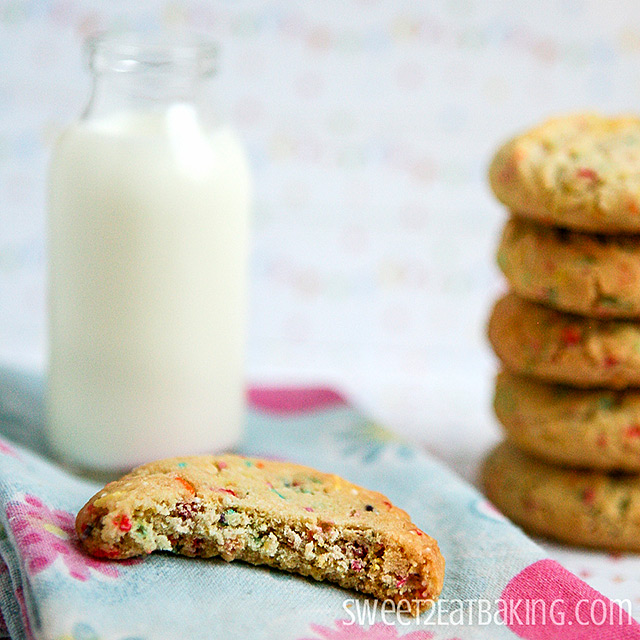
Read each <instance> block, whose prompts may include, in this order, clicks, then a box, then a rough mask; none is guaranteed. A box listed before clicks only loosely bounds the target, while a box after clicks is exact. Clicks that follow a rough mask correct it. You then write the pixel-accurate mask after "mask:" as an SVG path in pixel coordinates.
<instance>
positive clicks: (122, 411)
mask: <svg viewBox="0 0 640 640" xmlns="http://www.w3.org/2000/svg"><path fill="white" fill-rule="evenodd" d="M87 49H88V53H89V66H90V69H91V71H92V73H93V76H94V86H93V93H92V98H91V101H90V103H89V106H88V107H87V109H86V111H85V113H84V114H83V116H82V118H81V119H80V120H79V121H78V122H77V123H75V124H73V125H72V126H71V127H70V128H69V129H68V130H67V131H66V132H64V133H63V135H62V136H61V138H60V140H59V141H58V143H57V145H56V147H55V149H54V152H53V158H52V161H51V167H50V175H49V231H48V254H49V333H50V351H49V375H48V390H47V412H48V427H47V428H48V436H49V441H50V444H51V446H52V449H53V452H54V454H55V455H56V456H57V457H58V458H59V459H61V460H62V461H63V462H66V463H67V464H69V465H71V466H75V467H77V468H80V469H85V470H91V471H94V472H96V471H97V472H101V471H107V472H108V471H120V470H125V469H129V468H131V467H132V466H135V465H137V464H139V463H142V462H145V461H149V460H153V459H156V458H159V457H165V456H171V455H183V454H198V453H204V452H212V451H218V450H222V449H226V448H228V447H230V446H232V445H234V443H236V442H237V440H238V438H239V436H240V432H241V424H242V420H243V406H244V387H243V352H244V325H245V295H246V284H247V245H248V241H247V230H248V213H249V203H250V176H249V170H248V166H247V161H246V158H245V154H244V152H243V149H242V146H241V144H240V143H239V141H238V139H237V138H236V136H235V135H234V134H233V132H232V131H231V130H230V129H229V128H228V127H226V126H224V124H222V123H220V122H218V121H216V119H215V115H216V113H215V109H213V110H212V113H213V115H214V117H213V118H211V117H208V116H207V114H206V113H205V112H206V109H205V108H204V105H203V104H201V103H202V102H203V100H202V96H201V89H202V85H203V80H204V79H205V78H206V77H207V76H210V75H211V74H212V72H213V70H214V62H215V48H214V47H213V46H212V45H211V43H208V42H205V41H202V40H195V39H187V40H176V41H171V42H169V43H168V42H167V40H166V39H164V40H158V41H153V40H150V39H149V38H148V37H146V36H145V37H139V36H131V35H129V36H122V35H121V36H103V37H100V38H97V39H94V40H92V41H89V42H88V47H87ZM207 107H208V108H209V109H210V105H207Z"/></svg>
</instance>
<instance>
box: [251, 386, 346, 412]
mask: <svg viewBox="0 0 640 640" xmlns="http://www.w3.org/2000/svg"><path fill="white" fill-rule="evenodd" d="M248 400H249V404H250V405H251V406H252V407H253V408H254V409H258V410H260V411H262V412H266V413H277V414H284V415H286V414H298V413H306V412H309V411H319V410H321V409H331V408H333V407H339V406H346V405H347V402H346V400H345V399H344V398H343V397H342V396H341V395H340V394H339V393H337V392H336V391H334V390H333V389H328V388H325V387H309V388H299V389H286V390H284V389H279V388H277V387H274V388H271V387H264V388H255V389H249V391H248Z"/></svg>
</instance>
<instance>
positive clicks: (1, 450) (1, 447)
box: [0, 439, 18, 458]
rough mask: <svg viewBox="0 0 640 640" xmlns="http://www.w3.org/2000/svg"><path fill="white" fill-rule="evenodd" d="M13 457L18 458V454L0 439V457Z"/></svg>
mask: <svg viewBox="0 0 640 640" xmlns="http://www.w3.org/2000/svg"><path fill="white" fill-rule="evenodd" d="M3 454H4V455H7V456H13V457H14V458H17V457H18V454H17V453H16V452H15V449H14V448H13V447H10V446H9V445H8V444H7V443H6V442H5V441H4V440H2V439H0V455H3Z"/></svg>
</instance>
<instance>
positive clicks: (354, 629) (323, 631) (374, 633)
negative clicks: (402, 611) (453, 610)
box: [299, 620, 456, 640]
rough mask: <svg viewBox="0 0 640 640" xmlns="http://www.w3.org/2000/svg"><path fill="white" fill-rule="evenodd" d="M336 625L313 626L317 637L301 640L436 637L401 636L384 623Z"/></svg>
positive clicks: (423, 634) (426, 639) (425, 638)
mask: <svg viewBox="0 0 640 640" xmlns="http://www.w3.org/2000/svg"><path fill="white" fill-rule="evenodd" d="M334 625H335V628H331V627H324V626H322V625H319V624H312V625H311V629H312V630H313V632H314V633H315V634H316V635H315V636H309V637H304V638H299V640H432V638H433V637H434V636H433V633H431V632H430V631H412V632H410V633H408V634H406V635H400V634H399V633H398V629H397V627H395V626H393V625H388V624H384V622H378V623H376V624H373V625H371V626H370V627H368V628H364V627H361V626H360V625H357V624H354V623H353V621H352V620H336V621H335V622H334ZM451 640H456V638H451Z"/></svg>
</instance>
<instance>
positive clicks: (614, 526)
mask: <svg viewBox="0 0 640 640" xmlns="http://www.w3.org/2000/svg"><path fill="white" fill-rule="evenodd" d="M482 482H483V485H484V488H485V491H486V494H487V497H488V498H489V499H490V500H491V502H493V504H494V505H495V506H496V507H497V508H498V509H499V510H500V511H502V513H503V514H504V515H506V516H507V517H508V518H510V519H511V520H513V521H514V522H515V523H517V524H519V525H520V526H522V527H523V528H524V529H526V530H527V531H529V532H531V533H535V534H538V535H542V536H546V537H549V538H554V539H556V540H560V541H562V542H568V543H570V544H576V545H581V546H587V547H598V548H602V549H611V550H625V551H626V550H628V551H640V476H638V475H618V474H614V475H607V474H605V473H600V472H597V471H579V470H575V469H565V468H562V467H555V466H552V465H549V464H545V463H543V462H540V461H538V460H535V459H534V458H530V457H528V456H526V455H525V454H524V453H521V452H520V451H519V450H518V449H517V448H516V447H515V446H513V445H512V444H509V443H503V444H501V445H499V446H498V447H497V448H496V449H494V450H493V451H492V452H491V453H490V454H489V456H488V457H487V459H486V460H485V463H484V467H483V470H482Z"/></svg>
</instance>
